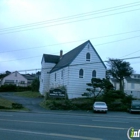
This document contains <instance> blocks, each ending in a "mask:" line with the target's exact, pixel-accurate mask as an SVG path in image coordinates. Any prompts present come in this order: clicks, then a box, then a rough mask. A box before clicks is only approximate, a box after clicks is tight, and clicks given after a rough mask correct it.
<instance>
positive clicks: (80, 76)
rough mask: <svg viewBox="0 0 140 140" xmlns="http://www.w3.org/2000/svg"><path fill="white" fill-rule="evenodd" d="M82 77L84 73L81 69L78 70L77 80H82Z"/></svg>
mask: <svg viewBox="0 0 140 140" xmlns="http://www.w3.org/2000/svg"><path fill="white" fill-rule="evenodd" d="M83 75H84V71H83V69H80V70H79V78H83Z"/></svg>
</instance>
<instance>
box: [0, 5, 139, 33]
mask: <svg viewBox="0 0 140 140" xmlns="http://www.w3.org/2000/svg"><path fill="white" fill-rule="evenodd" d="M134 4H135V5H134ZM139 5H140V2H134V3H129V4H125V5H119V6H115V7H110V8H105V9H101V10H96V11H91V12H86V13H81V14H76V15H72V16H66V17H61V18H56V19H51V20H46V21H41V22H35V23H30V24H25V25H19V26H14V27H9V28H3V29H0V31H3V30H10V29H14V28H21V27H26V26H34V25H35V26H36V25H38V24H39V25H40V24H44V23H47V22H54V21H55V22H56V21H59V20H63V19H70V18H73V17H76V18H77V17H79V16H88V15H89V14H93V13H94V14H98V13H97V12H99V13H100V12H101V13H102V12H103V13H104V12H108V11H110V9H113V10H118V9H124V8H129V7H133V6H139ZM111 11H112V10H111Z"/></svg>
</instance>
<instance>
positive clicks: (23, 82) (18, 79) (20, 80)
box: [2, 72, 27, 86]
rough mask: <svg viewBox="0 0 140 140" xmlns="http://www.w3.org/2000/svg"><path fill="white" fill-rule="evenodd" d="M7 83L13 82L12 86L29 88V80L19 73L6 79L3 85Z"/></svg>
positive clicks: (14, 73)
mask: <svg viewBox="0 0 140 140" xmlns="http://www.w3.org/2000/svg"><path fill="white" fill-rule="evenodd" d="M6 81H13V83H12V84H15V85H16V86H27V79H26V78H25V77H24V76H22V75H21V74H20V73H18V72H13V73H11V74H9V75H8V76H6V77H4V78H3V80H2V85H4V84H6Z"/></svg>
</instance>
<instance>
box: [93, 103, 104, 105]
mask: <svg viewBox="0 0 140 140" xmlns="http://www.w3.org/2000/svg"><path fill="white" fill-rule="evenodd" d="M95 105H105V103H95Z"/></svg>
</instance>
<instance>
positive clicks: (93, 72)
mask: <svg viewBox="0 0 140 140" xmlns="http://www.w3.org/2000/svg"><path fill="white" fill-rule="evenodd" d="M92 78H96V70H93V71H92Z"/></svg>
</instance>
